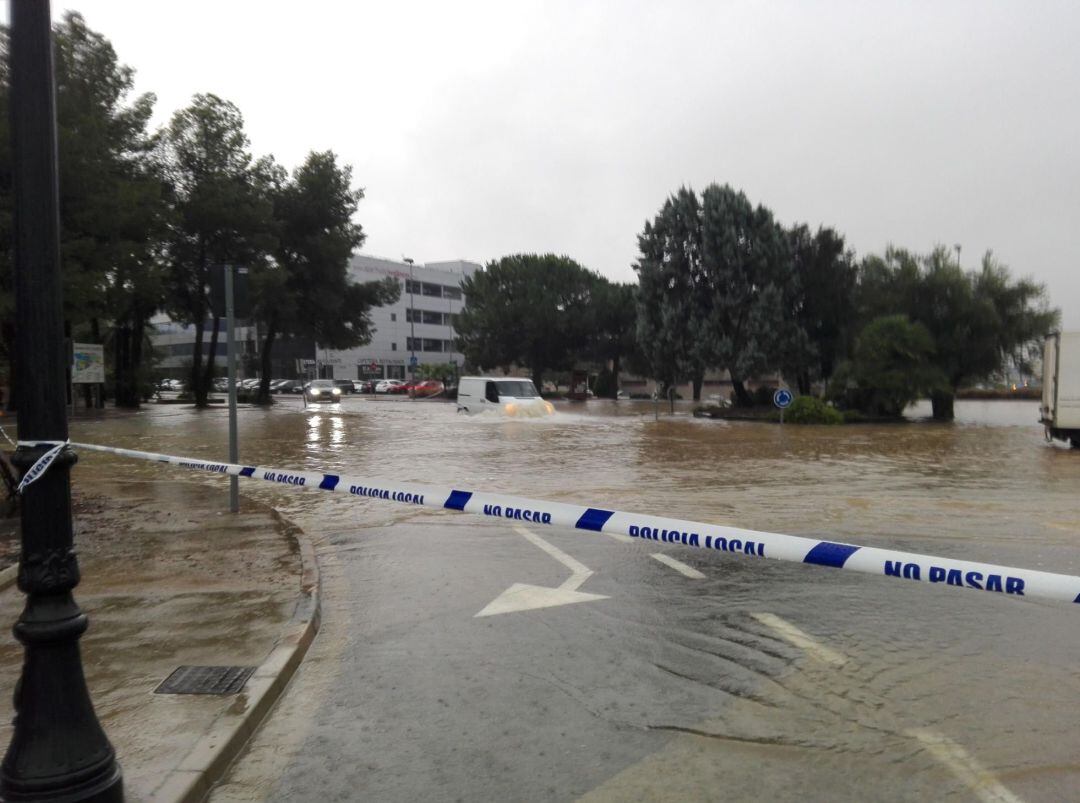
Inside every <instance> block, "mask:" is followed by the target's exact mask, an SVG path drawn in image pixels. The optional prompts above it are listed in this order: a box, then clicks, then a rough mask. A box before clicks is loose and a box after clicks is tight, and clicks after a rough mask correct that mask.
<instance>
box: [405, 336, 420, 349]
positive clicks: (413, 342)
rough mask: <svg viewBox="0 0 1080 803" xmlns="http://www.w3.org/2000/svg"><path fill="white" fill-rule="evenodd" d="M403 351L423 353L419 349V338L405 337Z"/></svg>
mask: <svg viewBox="0 0 1080 803" xmlns="http://www.w3.org/2000/svg"><path fill="white" fill-rule="evenodd" d="M405 350H406V351H423V349H422V348H420V338H418V337H416V338H413V337H407V338H405Z"/></svg>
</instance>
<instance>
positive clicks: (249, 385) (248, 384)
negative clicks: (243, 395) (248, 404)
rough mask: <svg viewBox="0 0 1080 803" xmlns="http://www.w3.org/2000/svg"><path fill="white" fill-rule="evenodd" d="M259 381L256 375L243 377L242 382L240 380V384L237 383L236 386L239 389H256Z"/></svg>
mask: <svg viewBox="0 0 1080 803" xmlns="http://www.w3.org/2000/svg"><path fill="white" fill-rule="evenodd" d="M259 381H260V380H259V378H258V377H255V378H254V379H245V380H243V381H242V382H240V384H239V385H237V387H239V388H240V389H241V390H258V388H259Z"/></svg>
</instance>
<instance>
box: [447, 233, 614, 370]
mask: <svg viewBox="0 0 1080 803" xmlns="http://www.w3.org/2000/svg"><path fill="white" fill-rule="evenodd" d="M598 278H599V277H598V276H597V275H596V274H594V273H591V272H589V271H588V270H586V269H585V268H583V267H582V266H581V265H579V264H578V263H577V262H575V261H574V260H572V259H570V258H569V257H565V256H556V255H555V254H544V255H537V254H516V255H513V256H506V257H503V258H502V259H500V260H498V261H494V262H490V263H488V265H487V266H486V267H485V268H484V269H483V270H481V271H477V272H476V273H474V274H473V275H472V276H469V277H467V278H466V279H465V280H464V281H463V282H462V284H461V287H462V291H463V292H464V293H465V298H466V302H465V308H464V309H463V310H462V311H461V314H460V315H459V316H458V320H457V324H456V326H455V330H456V332H457V342H458V346H459V347H460V348H461V351H462V353H463V354H464V355H465V359H466V360H467V361H468V363H469V364H470V365H475V366H476V367H477V368H479V369H480V370H488V369H492V368H502V369H504V370H508V369H509V368H510V366H511V365H515V364H516V365H524V366H528V368H529V369H530V371H531V373H532V379H533V382H534V383H535V384H536V387H537V388H540V387H541V386H542V380H543V374H544V372H545V371H549V370H552V369H555V370H567V369H569V368H571V367H573V365H572V364H573V362H574V361H575V358H576V357H577V355H578V354H580V353H581V352H583V351H584V349H585V348H586V346H587V344H588V343H589V338H590V336H591V327H590V323H591V312H590V310H591V305H592V302H593V293H594V290H595V288H596V286H597V282H598Z"/></svg>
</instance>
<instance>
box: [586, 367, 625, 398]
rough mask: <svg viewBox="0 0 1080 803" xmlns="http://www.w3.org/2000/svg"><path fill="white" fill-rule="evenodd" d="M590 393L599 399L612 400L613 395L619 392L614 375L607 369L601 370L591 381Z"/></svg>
mask: <svg viewBox="0 0 1080 803" xmlns="http://www.w3.org/2000/svg"><path fill="white" fill-rule="evenodd" d="M592 392H593V393H594V394H595V395H596V397H597V398H599V399H614V398H615V394H616V393H618V392H619V385H618V382H617V381H616V380H615V374H613V373H612V372H611V371H609V370H608V369H607V368H603V369H601V371H600V373H598V374H597V375H596V377H595V378H594V379H593V385H592Z"/></svg>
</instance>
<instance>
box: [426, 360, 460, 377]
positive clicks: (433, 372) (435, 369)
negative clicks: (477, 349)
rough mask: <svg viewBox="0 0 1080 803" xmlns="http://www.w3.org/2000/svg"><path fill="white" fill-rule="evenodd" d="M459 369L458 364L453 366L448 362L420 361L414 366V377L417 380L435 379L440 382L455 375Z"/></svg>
mask: <svg viewBox="0 0 1080 803" xmlns="http://www.w3.org/2000/svg"><path fill="white" fill-rule="evenodd" d="M460 371H461V366H460V365H459V366H453V365H451V364H450V363H448V362H441V363H431V362H422V363H420V364H419V365H418V366H416V378H417V379H418V380H424V379H437V380H439V381H440V382H444V381H446V380H447V379H449V378H453V377H456V376H457V375H458V374H459V373H460Z"/></svg>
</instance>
